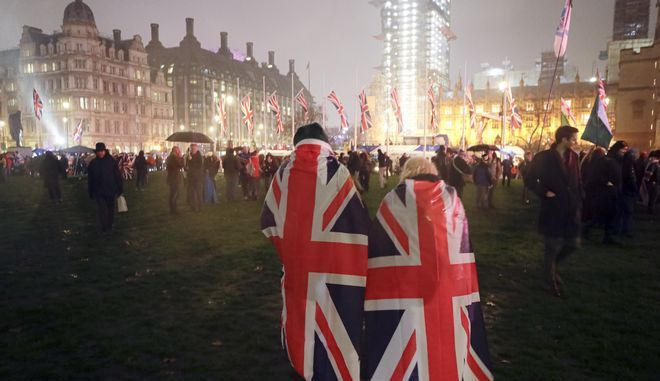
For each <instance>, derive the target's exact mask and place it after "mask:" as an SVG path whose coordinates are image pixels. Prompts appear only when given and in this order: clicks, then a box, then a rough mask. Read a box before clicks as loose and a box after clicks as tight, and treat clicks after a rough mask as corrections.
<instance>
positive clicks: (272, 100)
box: [268, 91, 284, 134]
mask: <svg viewBox="0 0 660 381" xmlns="http://www.w3.org/2000/svg"><path fill="white" fill-rule="evenodd" d="M268 105H269V106H270V110H271V111H272V112H273V114H275V121H276V123H277V133H278V134H281V133H282V132H284V125H282V109H281V108H280V102H278V101H277V91H273V93H272V94H271V95H270V97H268Z"/></svg>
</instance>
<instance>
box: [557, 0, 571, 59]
mask: <svg viewBox="0 0 660 381" xmlns="http://www.w3.org/2000/svg"><path fill="white" fill-rule="evenodd" d="M572 13H573V0H566V4H565V5H564V10H562V12H561V19H560V20H559V25H558V26H557V31H556V32H555V43H554V48H555V57H557V58H561V57H563V56H564V54H566V47H567V46H568V30H569V29H570V28H571V14H572Z"/></svg>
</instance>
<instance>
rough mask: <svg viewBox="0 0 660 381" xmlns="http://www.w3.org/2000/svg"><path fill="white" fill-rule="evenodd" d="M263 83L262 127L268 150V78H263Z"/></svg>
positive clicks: (265, 145)
mask: <svg viewBox="0 0 660 381" xmlns="http://www.w3.org/2000/svg"><path fill="white" fill-rule="evenodd" d="M261 82H262V85H263V94H262V95H263V103H262V104H261V107H262V109H261V125H262V126H263V127H264V129H263V133H264V147H265V149H268V127H266V107H267V103H266V76H265V75H264V76H261Z"/></svg>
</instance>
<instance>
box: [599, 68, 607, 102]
mask: <svg viewBox="0 0 660 381" xmlns="http://www.w3.org/2000/svg"><path fill="white" fill-rule="evenodd" d="M596 77H598V98H600V102H601V103H602V104H603V106H604V107H605V111H607V94H605V83H603V79H602V78H601V77H600V73H599V72H598V71H596Z"/></svg>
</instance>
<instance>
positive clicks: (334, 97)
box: [328, 90, 348, 128]
mask: <svg viewBox="0 0 660 381" xmlns="http://www.w3.org/2000/svg"><path fill="white" fill-rule="evenodd" d="M328 99H329V100H330V102H331V103H332V105H333V106H335V108H336V109H337V112H338V113H339V118H340V119H341V128H348V119H347V118H346V112H345V111H344V105H343V104H342V103H341V101H339V98H338V97H337V93H335V91H334V90H333V91H331V92H330V94H329V95H328Z"/></svg>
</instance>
